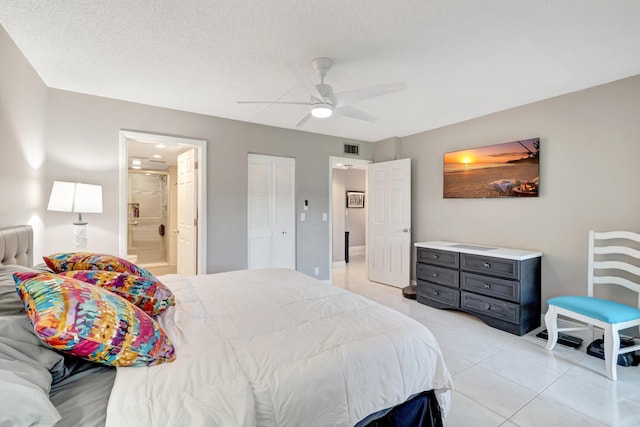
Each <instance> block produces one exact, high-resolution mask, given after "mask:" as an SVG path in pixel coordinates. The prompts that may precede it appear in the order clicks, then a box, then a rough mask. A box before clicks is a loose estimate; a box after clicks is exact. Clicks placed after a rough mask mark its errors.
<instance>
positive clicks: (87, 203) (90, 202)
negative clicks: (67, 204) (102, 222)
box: [73, 183, 102, 213]
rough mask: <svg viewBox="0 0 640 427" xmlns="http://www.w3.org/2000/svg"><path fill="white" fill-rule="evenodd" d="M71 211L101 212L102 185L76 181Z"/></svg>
mask: <svg viewBox="0 0 640 427" xmlns="http://www.w3.org/2000/svg"><path fill="white" fill-rule="evenodd" d="M73 211H74V212H82V213H102V186H101V185H91V184H80V183H77V184H76V194H75V199H74V205H73Z"/></svg>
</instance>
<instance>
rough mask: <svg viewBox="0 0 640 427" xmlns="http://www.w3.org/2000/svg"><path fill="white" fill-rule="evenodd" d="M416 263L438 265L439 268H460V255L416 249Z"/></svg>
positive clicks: (435, 250)
mask: <svg viewBox="0 0 640 427" xmlns="http://www.w3.org/2000/svg"><path fill="white" fill-rule="evenodd" d="M417 258H418V259H417V261H418V262H422V263H426V264H433V265H439V266H441V267H451V268H458V267H460V254H459V253H458V252H451V251H439V250H437V249H429V248H418V252H417Z"/></svg>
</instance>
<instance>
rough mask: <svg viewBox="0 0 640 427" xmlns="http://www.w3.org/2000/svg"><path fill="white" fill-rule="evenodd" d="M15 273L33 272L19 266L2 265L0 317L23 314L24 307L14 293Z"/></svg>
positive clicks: (0, 273) (0, 275) (0, 274)
mask: <svg viewBox="0 0 640 427" xmlns="http://www.w3.org/2000/svg"><path fill="white" fill-rule="evenodd" d="M17 271H35V270H33V269H31V268H29V267H23V266H21V265H3V266H2V267H0V316H8V315H12V314H20V313H24V305H23V304H22V300H21V299H20V297H19V296H18V292H16V282H15V281H14V280H13V273H15V272H17Z"/></svg>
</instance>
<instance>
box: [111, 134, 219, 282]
mask: <svg viewBox="0 0 640 427" xmlns="http://www.w3.org/2000/svg"><path fill="white" fill-rule="evenodd" d="M119 137H120V142H119V162H118V163H119V164H118V168H119V173H118V253H119V256H120V257H126V256H127V170H128V167H127V139H143V140H151V141H157V142H162V143H165V144H186V145H190V146H192V147H194V148H196V149H197V150H196V152H197V156H198V274H205V273H206V272H207V141H206V140H204V139H192V138H181V137H177V136H167V135H158V134H154V133H145V132H133V131H128V130H120V133H119Z"/></svg>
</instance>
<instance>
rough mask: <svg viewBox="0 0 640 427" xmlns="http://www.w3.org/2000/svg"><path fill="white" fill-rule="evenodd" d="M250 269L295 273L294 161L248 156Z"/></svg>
mask: <svg viewBox="0 0 640 427" xmlns="http://www.w3.org/2000/svg"><path fill="white" fill-rule="evenodd" d="M247 190H248V191H247V194H248V212H247V218H248V222H247V227H248V229H247V231H248V233H247V236H248V242H247V243H248V251H247V252H248V262H247V266H248V268H250V269H254V268H269V267H284V268H293V269H295V265H296V263H295V241H296V239H295V159H290V158H286V157H274V156H263V155H259V154H249V157H248V189H247Z"/></svg>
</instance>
